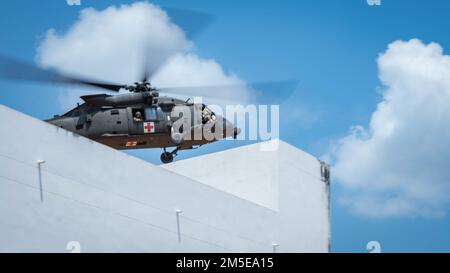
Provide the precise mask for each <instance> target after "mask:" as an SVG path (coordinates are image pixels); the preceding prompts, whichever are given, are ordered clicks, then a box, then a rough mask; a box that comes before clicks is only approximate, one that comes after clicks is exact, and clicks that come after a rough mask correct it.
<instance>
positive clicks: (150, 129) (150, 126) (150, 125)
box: [144, 122, 155, 134]
mask: <svg viewBox="0 0 450 273" xmlns="http://www.w3.org/2000/svg"><path fill="white" fill-rule="evenodd" d="M154 132H155V123H154V122H144V133H145V134H151V133H154Z"/></svg>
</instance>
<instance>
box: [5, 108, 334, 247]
mask: <svg viewBox="0 0 450 273" xmlns="http://www.w3.org/2000/svg"><path fill="white" fill-rule="evenodd" d="M0 121H1V122H0V140H1V141H0V252H70V251H81V252H273V251H277V252H328V251H329V247H330V218H329V217H330V214H329V183H327V182H326V181H323V179H322V175H321V165H320V162H319V161H318V160H317V159H316V158H315V157H313V156H311V155H309V154H306V153H304V152H302V151H300V150H298V149H297V148H295V147H293V146H291V145H289V144H287V143H284V142H282V141H273V142H269V143H261V144H254V145H249V146H243V147H239V148H235V149H231V150H227V151H222V152H219V153H214V154H209V155H204V156H200V157H196V158H191V159H187V160H182V161H177V162H174V163H172V164H169V165H165V166H157V165H153V164H150V163H148V162H145V161H143V160H140V159H137V158H135V157H132V156H129V155H127V154H126V153H123V152H120V151H116V150H114V149H111V148H109V147H106V146H104V145H102V144H99V143H96V142H94V141H91V140H89V139H87V138H84V137H81V136H79V135H77V134H74V133H71V132H68V131H66V130H64V129H60V128H58V127H55V126H53V125H50V124H47V123H45V122H43V121H40V120H37V119H35V118H32V117H29V116H26V115H24V114H22V113H19V112H16V111H14V110H12V109H9V108H7V107H5V106H1V105H0Z"/></svg>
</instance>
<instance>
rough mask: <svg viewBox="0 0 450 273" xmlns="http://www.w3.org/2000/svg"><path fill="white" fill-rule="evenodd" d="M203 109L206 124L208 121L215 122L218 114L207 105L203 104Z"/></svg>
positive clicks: (203, 118)
mask: <svg viewBox="0 0 450 273" xmlns="http://www.w3.org/2000/svg"><path fill="white" fill-rule="evenodd" d="M202 109H203V110H202V120H203V123H204V124H205V123H208V122H214V121H215V120H216V115H215V114H214V112H213V111H212V110H211V109H209V108H208V107H207V106H206V105H204V104H203V107H202Z"/></svg>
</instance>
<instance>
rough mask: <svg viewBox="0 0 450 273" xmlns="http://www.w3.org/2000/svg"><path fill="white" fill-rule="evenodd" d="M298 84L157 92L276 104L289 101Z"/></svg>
mask: <svg viewBox="0 0 450 273" xmlns="http://www.w3.org/2000/svg"><path fill="white" fill-rule="evenodd" d="M298 83H299V82H298V81H297V80H287V81H272V82H256V83H245V84H230V85H212V86H184V87H164V88H157V90H158V91H159V92H163V93H172V94H178V95H189V96H201V97H207V98H213V99H214V98H216V99H222V100H229V101H237V102H242V101H246V102H252V103H256V102H258V103H263V104H275V103H281V102H283V101H285V100H287V99H288V98H289V97H290V95H291V94H292V93H293V92H294V91H295V90H296V88H297V86H298Z"/></svg>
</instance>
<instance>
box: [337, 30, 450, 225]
mask: <svg viewBox="0 0 450 273" xmlns="http://www.w3.org/2000/svg"><path fill="white" fill-rule="evenodd" d="M378 67H379V78H380V80H381V82H382V83H383V85H384V89H383V99H382V101H381V102H380V103H379V104H378V106H377V109H376V110H375V112H374V113H373V114H372V117H371V121H370V124H369V127H368V128H363V127H361V126H355V127H353V128H352V129H351V132H350V133H349V135H348V136H346V137H344V138H342V139H340V140H339V141H338V142H337V143H336V145H335V146H334V148H333V151H331V152H330V156H331V158H332V160H333V161H334V164H333V175H334V178H335V179H336V180H337V181H339V183H340V185H341V186H342V187H343V190H344V195H343V197H342V198H341V202H342V203H343V204H344V205H346V206H348V207H350V208H351V209H352V210H353V211H354V212H356V213H359V214H363V215H368V216H374V217H383V216H425V217H427V216H430V217H434V216H442V215H444V214H445V213H446V206H447V205H448V203H449V201H450V168H449V167H448V166H449V162H450V127H449V124H450V56H448V55H444V54H443V49H442V48H441V46H440V45H438V44H436V43H430V44H428V45H426V44H424V43H422V42H421V41H420V40H417V39H413V40H410V41H407V42H405V41H396V42H394V43H392V44H390V45H389V48H388V50H387V51H386V52H385V53H383V54H381V55H380V56H379V58H378Z"/></svg>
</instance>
